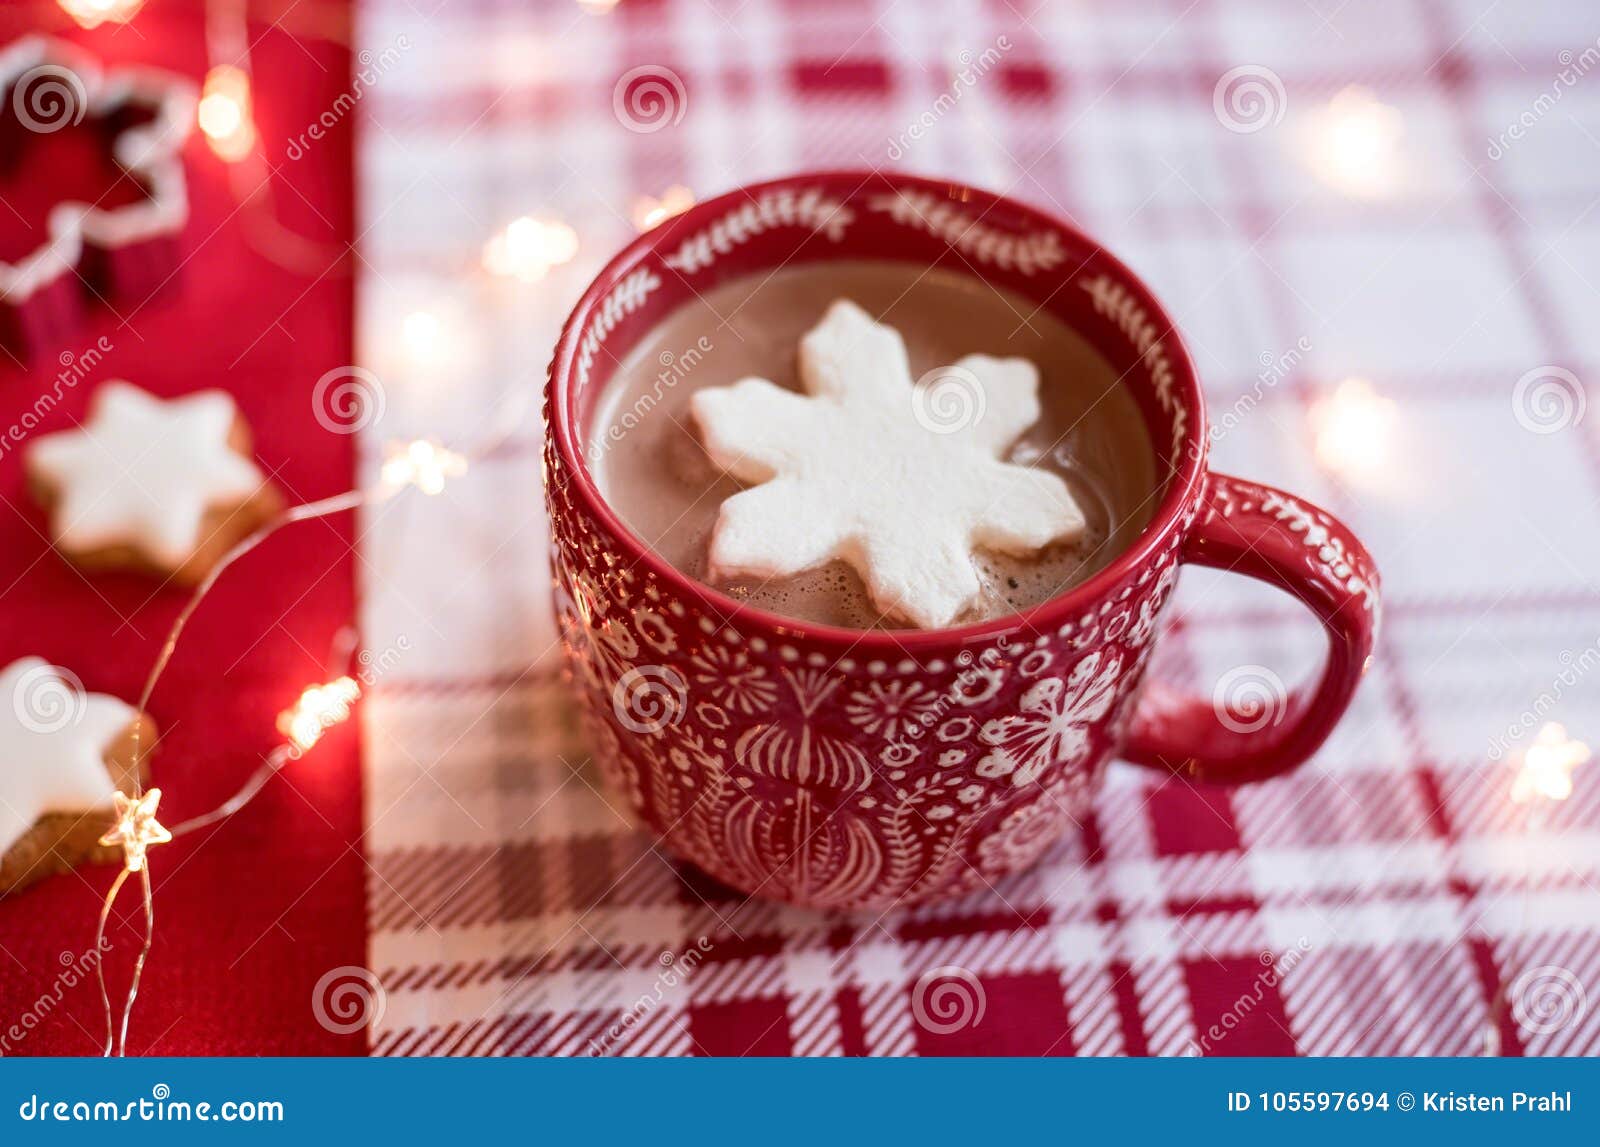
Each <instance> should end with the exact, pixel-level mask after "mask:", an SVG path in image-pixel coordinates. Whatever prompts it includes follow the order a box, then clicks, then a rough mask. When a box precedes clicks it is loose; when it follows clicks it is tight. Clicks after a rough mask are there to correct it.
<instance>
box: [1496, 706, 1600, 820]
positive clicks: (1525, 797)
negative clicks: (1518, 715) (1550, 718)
mask: <svg viewBox="0 0 1600 1147" xmlns="http://www.w3.org/2000/svg"><path fill="white" fill-rule="evenodd" d="M1590 755H1591V754H1590V752H1589V746H1588V745H1586V744H1584V743H1583V742H1582V741H1578V740H1574V739H1573V738H1572V737H1569V736H1568V735H1567V730H1566V729H1565V728H1563V727H1562V726H1561V725H1557V724H1554V723H1551V724H1548V725H1546V726H1544V728H1542V729H1540V730H1539V735H1538V736H1537V737H1535V738H1534V740H1533V744H1531V745H1529V746H1528V749H1527V752H1525V753H1523V754H1522V763H1521V766H1520V767H1519V768H1518V770H1517V775H1516V777H1515V778H1513V780H1512V782H1511V799H1512V800H1513V801H1515V802H1516V803H1517V804H1528V803H1530V802H1532V801H1535V800H1551V801H1564V800H1566V799H1567V798H1568V797H1570V796H1571V795H1572V774H1573V773H1575V772H1576V771H1577V770H1578V766H1579V765H1582V764H1584V763H1585V762H1587V761H1588V760H1589V757H1590Z"/></svg>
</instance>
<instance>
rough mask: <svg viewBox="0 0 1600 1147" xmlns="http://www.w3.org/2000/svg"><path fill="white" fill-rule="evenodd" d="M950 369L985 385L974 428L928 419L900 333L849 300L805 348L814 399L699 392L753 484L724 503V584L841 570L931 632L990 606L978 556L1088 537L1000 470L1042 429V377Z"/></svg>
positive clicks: (1038, 486) (803, 369)
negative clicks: (833, 567)
mask: <svg viewBox="0 0 1600 1147" xmlns="http://www.w3.org/2000/svg"><path fill="white" fill-rule="evenodd" d="M949 370H950V371H951V372H952V373H954V374H955V375H958V376H960V377H962V378H965V379H967V380H968V382H969V383H976V385H977V387H978V395H977V396H974V397H975V398H977V399H980V400H981V401H977V402H976V403H975V405H974V410H975V411H977V412H979V416H978V417H977V418H976V419H975V420H971V421H970V422H964V423H962V424H959V425H954V426H944V425H940V424H939V423H938V421H937V420H936V419H932V418H929V417H927V416H926V415H925V413H924V412H919V410H918V400H917V397H916V392H915V391H914V389H913V383H912V379H911V367H910V362H909V360H908V359H907V357H906V348H905V344H904V343H903V342H902V341H901V338H900V335H899V334H898V332H896V331H895V330H894V329H893V328H891V327H888V326H885V325H883V324H881V323H877V322H874V321H873V319H872V317H871V316H870V315H868V314H867V313H866V312H865V311H863V310H862V309H861V308H860V307H858V306H856V304H854V303H852V302H849V301H848V300H843V299H841V300H839V301H837V302H835V303H834V304H833V305H832V306H831V307H829V308H828V313H827V315H826V316H825V317H824V318H823V320H822V322H821V323H820V324H818V325H817V326H816V327H814V328H812V330H811V331H810V332H809V333H808V334H807V335H806V336H805V338H803V339H802V340H801V341H800V383H801V385H802V386H803V387H804V389H805V394H803V395H802V394H796V393H794V392H793V391H790V390H785V389H783V388H782V387H779V386H776V385H774V384H773V383H771V382H769V381H767V380H766V379H762V378H746V379H743V380H742V381H740V382H737V383H735V384H733V385H732V386H726V387H712V388H707V389H705V390H701V391H699V392H697V393H696V394H695V395H694V396H693V398H692V400H691V411H692V413H693V415H694V418H695V421H696V422H697V423H698V425H699V428H700V433H701V436H702V438H703V440H704V442H705V445H706V450H707V452H708V453H709V454H710V456H711V458H712V460H713V461H714V462H716V463H717V465H719V466H721V467H722V468H723V469H725V470H727V471H728V472H729V473H730V474H732V475H733V476H734V477H735V478H738V479H740V480H741V481H744V482H748V483H751V484H753V485H754V486H755V488H754V489H750V490H746V491H743V492H742V493H739V494H735V495H734V496H733V497H731V498H729V499H728V500H727V501H726V502H724V503H723V504H722V509H721V512H720V514H719V516H718V518H717V526H716V530H715V532H714V534H713V537H712V541H711V554H710V559H711V561H710V564H711V573H712V576H713V577H715V578H726V577H728V576H732V575H739V576H745V577H759V578H771V577H784V576H788V575H791V574H796V573H800V572H801V571H803V570H807V569H811V568H813V567H815V566H818V565H821V564H822V563H823V562H826V561H829V560H832V559H839V560H842V561H845V562H847V563H849V564H850V565H851V566H853V567H854V568H855V570H856V571H857V572H858V573H859V574H860V575H861V577H862V580H863V581H864V582H865V583H866V585H867V589H868V592H869V593H870V594H871V595H872V599H873V603H874V604H875V605H876V606H877V607H878V608H879V609H881V610H883V611H884V612H885V613H889V614H893V615H895V616H898V617H902V618H905V619H906V620H908V621H910V622H911V623H912V624H914V625H918V626H922V627H924V628H931V627H935V626H940V625H948V624H950V623H951V622H952V621H954V620H955V619H956V618H957V617H958V616H959V615H960V614H961V612H962V611H963V610H964V609H966V608H967V607H968V606H970V605H972V604H973V603H974V602H975V601H976V599H977V598H978V595H979V593H980V591H981V588H982V587H981V583H980V582H979V579H978V572H977V569H976V568H975V566H974V564H973V557H972V555H973V550H974V549H979V548H981V549H987V550H992V551H996V552H1000V553H1006V554H1016V555H1026V554H1030V553H1034V552H1036V551H1038V550H1039V549H1041V548H1043V547H1044V546H1046V545H1049V544H1050V543H1052V542H1060V541H1071V540H1074V539H1076V538H1078V537H1080V536H1081V535H1082V533H1083V530H1084V517H1083V514H1082V512H1081V511H1080V510H1079V508H1078V505H1077V503H1076V502H1075V501H1073V498H1072V494H1071V492H1070V491H1069V490H1068V489H1067V484H1066V483H1065V482H1064V481H1062V479H1061V478H1060V477H1058V476H1057V475H1055V474H1051V473H1049V472H1047V471H1044V470H1037V469H1032V468H1030V467H1026V466H1014V465H1010V464H1008V463H1005V462H1002V461H1000V457H1001V455H1002V454H1003V453H1004V452H1005V450H1006V448H1007V447H1009V446H1010V445H1011V444H1012V443H1013V442H1014V441H1016V439H1017V437H1018V436H1019V435H1021V434H1022V432H1023V431H1025V430H1027V429H1028V427H1030V426H1032V425H1033V423H1034V422H1035V421H1037V420H1038V417H1039V393H1038V392H1039V372H1038V370H1037V368H1036V367H1035V366H1034V365H1033V364H1032V363H1030V362H1028V361H1026V360H1025V359H1020V358H1003V359H1001V358H992V357H990V356H988V355H968V356H967V357H966V358H963V359H961V360H960V361H959V362H957V363H955V364H954V366H953V367H951V368H949ZM924 397H926V396H924Z"/></svg>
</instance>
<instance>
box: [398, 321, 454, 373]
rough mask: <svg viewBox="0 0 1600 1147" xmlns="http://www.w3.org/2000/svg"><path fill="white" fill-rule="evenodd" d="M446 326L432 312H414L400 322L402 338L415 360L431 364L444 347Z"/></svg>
mask: <svg viewBox="0 0 1600 1147" xmlns="http://www.w3.org/2000/svg"><path fill="white" fill-rule="evenodd" d="M443 334H444V325H443V324H442V323H440V321H439V316H438V315H436V314H434V313H433V312H432V311H412V312H411V313H410V314H409V315H407V316H406V317H405V318H404V319H402V320H401V322H400V337H401V339H402V340H404V342H405V345H406V350H407V351H408V352H409V353H410V354H411V355H412V356H413V357H415V358H419V359H422V360H423V361H425V362H431V361H433V360H434V359H436V358H437V357H438V356H439V350H440V348H441V346H442V345H443V342H444V338H443Z"/></svg>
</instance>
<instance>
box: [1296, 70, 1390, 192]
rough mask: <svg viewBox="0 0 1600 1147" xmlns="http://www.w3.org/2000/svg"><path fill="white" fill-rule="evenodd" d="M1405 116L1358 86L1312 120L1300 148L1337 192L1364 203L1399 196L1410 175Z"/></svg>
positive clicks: (1308, 163)
mask: <svg viewBox="0 0 1600 1147" xmlns="http://www.w3.org/2000/svg"><path fill="white" fill-rule="evenodd" d="M1404 134H1405V122H1404V119H1403V117H1402V116H1401V115H1400V113H1399V111H1397V110H1396V109H1395V108H1393V107H1390V106H1389V105H1388V104H1386V103H1384V102H1383V101H1382V100H1380V99H1379V98H1378V97H1377V96H1376V95H1374V94H1373V93H1372V92H1371V91H1370V90H1369V89H1367V88H1363V87H1360V86H1357V85H1352V86H1351V87H1348V88H1345V89H1344V90H1342V91H1341V92H1339V93H1338V94H1337V95H1336V96H1334V97H1333V99H1332V100H1330V101H1329V102H1328V104H1327V105H1326V106H1325V107H1322V108H1319V109H1317V110H1316V111H1314V112H1313V113H1311V115H1310V116H1308V117H1307V120H1306V122H1305V125H1304V128H1303V130H1302V132H1301V134H1300V136H1299V140H1298V144H1299V151H1300V155H1301V158H1302V160H1303V162H1304V163H1305V165H1306V166H1307V167H1308V168H1309V169H1310V170H1311V173H1312V174H1313V175H1315V176H1316V177H1317V178H1318V179H1320V180H1322V182H1324V183H1326V184H1327V185H1328V186H1329V187H1332V188H1333V189H1334V190H1335V191H1339V192H1342V193H1343V194H1345V195H1350V196H1353V197H1356V198H1359V199H1379V198H1383V197H1385V196H1388V195H1392V194H1394V192H1395V191H1397V190H1398V189H1399V187H1400V184H1401V182H1402V178H1403V176H1404V174H1405V154H1404V152H1403V150H1402V149H1401V147H1400V141H1401V137H1402V136H1403V135H1404Z"/></svg>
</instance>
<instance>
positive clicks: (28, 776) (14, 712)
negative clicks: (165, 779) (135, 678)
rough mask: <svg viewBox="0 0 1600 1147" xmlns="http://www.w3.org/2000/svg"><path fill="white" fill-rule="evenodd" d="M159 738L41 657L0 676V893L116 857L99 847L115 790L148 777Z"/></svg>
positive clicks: (128, 709)
mask: <svg viewBox="0 0 1600 1147" xmlns="http://www.w3.org/2000/svg"><path fill="white" fill-rule="evenodd" d="M155 735H156V734H155V726H154V725H153V724H152V723H151V722H150V721H149V720H148V719H146V720H143V721H141V720H140V718H139V715H138V713H137V712H136V711H135V710H134V708H133V706H131V705H128V704H125V703H124V702H122V701H119V700H118V699H117V698H115V697H111V696H108V695H106V694H104V693H85V692H84V691H83V690H82V688H81V687H80V686H79V685H78V684H77V682H76V680H75V679H73V678H72V677H71V675H70V674H67V673H65V672H64V671H63V670H60V669H57V668H56V667H55V666H53V665H50V664H48V663H47V662H45V661H44V660H42V659H41V658H38V657H24V658H21V659H20V660H17V661H13V662H12V663H11V664H10V665H8V666H7V667H6V668H5V669H4V670H3V671H0V896H4V895H5V894H7V893H9V892H15V891H17V890H19V889H22V888H25V887H27V886H28V885H30V884H33V883H34V882H35V881H38V880H41V879H43V878H44V877H46V876H49V875H51V874H52V873H56V872H65V871H67V870H68V869H69V868H74V867H76V866H77V865H79V864H83V863H85V862H87V861H94V862H102V861H112V860H116V859H118V858H120V857H121V855H122V849H121V848H120V847H117V848H109V847H103V846H101V845H100V844H99V840H100V836H101V834H102V833H104V832H105V831H106V829H107V828H109V827H110V825H111V820H112V813H111V801H112V796H111V794H112V792H113V791H114V790H121V791H123V792H133V791H134V789H135V781H136V780H138V781H140V782H142V781H143V780H144V779H145V778H144V777H143V775H142V774H143V769H142V768H141V764H142V762H143V761H144V760H146V759H148V757H149V752H150V746H151V745H152V743H153V742H154V740H155ZM136 749H137V750H139V751H138V752H137V753H136V752H135V750H136Z"/></svg>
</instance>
